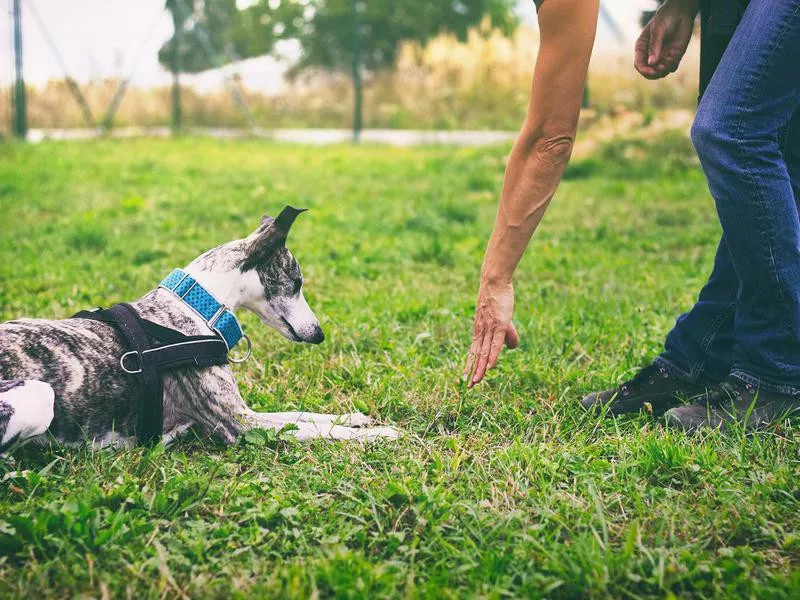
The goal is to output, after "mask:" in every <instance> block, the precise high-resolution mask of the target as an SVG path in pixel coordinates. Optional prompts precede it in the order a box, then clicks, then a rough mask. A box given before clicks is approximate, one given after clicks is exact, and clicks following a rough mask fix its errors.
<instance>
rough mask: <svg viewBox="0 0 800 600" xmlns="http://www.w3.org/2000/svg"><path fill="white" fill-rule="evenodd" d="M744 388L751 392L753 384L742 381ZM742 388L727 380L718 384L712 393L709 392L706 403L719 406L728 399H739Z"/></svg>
mask: <svg viewBox="0 0 800 600" xmlns="http://www.w3.org/2000/svg"><path fill="white" fill-rule="evenodd" d="M742 385H743V386H744V389H745V390H747V391H748V392H750V393H752V392H753V386H752V385H751V384H749V383H743V384H742ZM743 391H744V390H742V389H741V388H740V387H738V386H735V385H733V384H732V383H729V382H727V381H723V382H722V383H720V384H719V388H718V389H717V391H716V392H715V393H713V394H709V398H708V403H709V404H711V405H713V406H720V405H721V404H724V403H725V402H728V401H733V400H741V399H742V393H743Z"/></svg>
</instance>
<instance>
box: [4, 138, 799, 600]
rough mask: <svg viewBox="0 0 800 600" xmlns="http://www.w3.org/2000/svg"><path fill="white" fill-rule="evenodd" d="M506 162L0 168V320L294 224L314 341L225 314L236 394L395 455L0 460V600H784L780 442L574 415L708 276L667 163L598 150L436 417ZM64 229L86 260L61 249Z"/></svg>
mask: <svg viewBox="0 0 800 600" xmlns="http://www.w3.org/2000/svg"><path fill="white" fill-rule="evenodd" d="M631 145H633V147H634V148H636V155H635V157H633V158H628V159H626V158H625V157H626V155H628V153H629V152H632V151H630V150H624V149H625V148H628V147H630V146H631ZM507 151H508V148H488V149H468V148H450V147H430V148H405V149H399V148H396V149H391V148H383V147H376V146H363V147H350V146H341V147H327V148H313V147H299V146H289V145H273V144H267V143H263V142H258V141H241V142H230V141H214V140H206V139H193V138H184V139H178V140H144V139H142V140H126V141H125V142H115V141H91V142H81V143H73V144H69V143H55V142H47V143H43V144H38V145H31V146H20V145H13V144H12V145H5V146H0V220H2V223H4V224H5V225H6V226H5V227H4V228H3V230H2V235H0V319H2V320H6V319H11V318H16V317H19V316H23V315H24V316H39V317H66V316H68V315H70V314H73V313H74V312H75V311H76V310H78V309H80V308H86V307H91V306H97V305H101V306H108V305H110V304H112V303H113V302H116V301H119V300H129V299H132V298H136V297H138V296H140V295H142V294H144V293H146V291H148V290H149V289H151V288H152V287H153V286H154V285H155V284H156V282H158V281H159V280H160V278H161V277H163V276H164V274H165V273H167V272H169V270H170V269H171V268H173V267H175V266H180V265H183V264H185V263H186V262H187V261H189V260H190V259H191V258H193V257H194V256H196V255H197V254H199V253H200V252H202V251H204V250H205V249H207V248H209V247H212V246H214V245H216V244H219V243H221V242H225V241H227V240H230V239H234V238H236V237H240V236H243V235H246V234H247V233H249V232H250V231H251V230H252V229H254V228H255V227H256V226H257V225H258V223H259V222H260V217H261V215H262V214H264V213H265V212H268V213H272V214H275V213H276V212H277V211H278V210H280V208H282V207H283V206H284V205H285V204H296V205H299V204H302V205H303V206H308V207H309V208H310V209H311V210H310V211H309V212H308V213H306V214H304V215H303V216H302V218H301V219H300V220H298V222H297V224H296V226H295V228H294V229H293V231H292V236H291V238H290V240H289V246H290V248H291V249H292V251H293V252H294V253H295V255H296V256H297V257H298V260H299V262H300V265H301V267H302V269H303V273H304V276H305V280H306V285H305V291H306V294H307V297H308V299H309V302H310V304H311V306H312V307H313V309H314V310H315V311H316V313H317V314H318V316H319V317H320V319H321V321H322V325H323V327H324V329H325V331H326V334H327V337H326V341H325V343H324V344H323V345H321V346H313V347H312V346H303V345H299V344H292V343H291V342H289V341H287V340H285V339H284V338H282V337H281V336H280V335H278V334H277V333H275V332H273V331H271V330H269V329H267V328H266V327H264V326H263V325H262V324H261V323H260V322H259V321H258V319H257V318H255V317H254V316H253V315H250V314H247V313H244V312H243V313H242V315H241V316H242V320H243V323H244V326H245V328H246V329H247V332H248V334H249V335H250V336H251V337H252V339H253V342H254V357H253V358H252V359H251V360H250V361H248V362H247V363H245V364H243V365H238V366H235V367H234V370H235V374H236V377H237V380H238V382H239V384H240V388H241V390H242V393H243V395H244V397H245V399H246V401H247V402H248V403H249V404H250V405H251V406H253V407H254V408H255V409H257V410H262V411H279V410H284V411H285V410H315V411H320V412H332V413H341V412H349V411H352V410H353V409H354V408H358V409H360V410H362V411H364V412H368V413H370V414H371V415H372V416H373V417H374V418H376V419H378V420H379V421H382V422H386V423H389V424H393V425H395V426H397V427H399V428H401V429H402V430H403V431H404V432H405V433H406V435H405V437H403V438H401V439H400V440H397V441H393V442H389V443H380V444H373V445H367V446H362V445H358V444H340V443H329V442H316V443H313V444H311V445H301V444H297V443H294V442H292V441H290V440H288V439H287V437H288V436H287V435H286V434H285V433H284V434H280V435H279V434H276V433H274V432H266V431H254V432H252V433H251V434H249V435H247V436H246V437H245V438H244V439H243V440H242V442H241V443H239V444H237V445H235V446H234V447H231V448H225V447H222V446H220V445H219V444H217V443H214V442H213V441H210V440H206V439H193V438H192V437H191V436H190V437H189V439H186V440H183V441H181V442H180V443H179V444H178V445H177V446H176V447H175V448H171V449H169V450H164V449H163V448H160V447H158V448H155V449H152V450H144V449H131V450H118V451H111V450H92V449H89V448H83V449H67V448H57V447H52V448H45V449H38V448H34V447H26V448H23V449H22V450H21V451H18V452H15V454H14V455H13V457H11V458H3V459H0V596H2V597H3V598H43V599H44V598H63V597H98V598H99V597H132V598H156V597H179V596H180V597H192V598H227V597H240V598H251V597H287V598H307V597H334V596H335V597H345V598H374V597H398V596H403V597H411V598H417V597H433V598H462V597H486V598H501V597H526V598H543V597H548V598H585V597H592V598H627V597H632V598H655V597H669V596H670V595H672V596H678V597H698V598H732V597H750V598H787V599H788V598H797V597H800V571H798V565H800V462H798V456H800V438H799V437H798V434H797V428H796V427H794V428H792V427H791V426H787V425H786V424H780V425H778V426H775V427H774V428H772V429H771V430H769V431H765V432H761V433H756V434H749V435H744V434H742V433H741V432H732V433H730V434H725V435H721V434H719V433H707V434H703V435H699V436H695V437H690V436H685V435H682V434H673V433H670V432H667V431H665V429H664V428H663V427H662V426H661V425H660V423H658V422H655V421H652V420H651V419H650V418H648V417H646V416H639V417H635V418H621V419H618V420H616V421H612V420H602V419H598V418H596V417H594V416H591V415H586V414H584V413H583V412H582V411H581V410H580V407H579V406H578V403H577V399H578V398H579V397H580V396H581V395H582V394H583V393H585V392H586V391H588V390H591V389H596V388H598V387H600V386H605V385H607V384H608V383H609V382H612V381H616V380H618V379H619V378H620V377H624V376H627V375H630V374H631V372H632V371H633V370H634V369H635V368H636V367H638V366H639V365H641V364H642V363H644V362H645V361H647V360H648V358H650V357H652V356H653V355H654V354H655V353H656V352H658V351H659V349H660V347H661V343H662V341H663V337H664V335H665V333H666V332H667V331H668V330H669V328H670V327H671V325H672V323H673V321H674V318H675V316H676V315H677V314H678V313H679V312H681V311H682V310H684V309H686V308H688V307H689V306H690V304H691V302H692V301H693V300H694V298H695V295H696V292H697V290H698V289H699V287H700V286H701V285H702V283H703V281H704V279H705V277H706V276H707V273H708V271H709V270H710V268H711V264H712V260H713V254H714V248H715V243H716V241H717V239H718V236H719V229H718V226H717V223H716V217H715V215H714V209H713V204H712V201H711V199H710V198H709V197H708V194H707V191H706V184H705V180H704V178H703V176H702V173H701V172H700V169H699V167H698V166H697V165H696V164H694V162H693V160H692V151H691V148H690V146H689V145H688V143H687V142H686V140H685V139H684V138H683V137H680V136H666V137H664V138H659V139H653V140H650V141H649V143H648V144H647V145H645V146H644V148H643V150H641V153H640V149H639V147H638V145H637V144H636V143H634V142H633V141H625V140H623V141H621V142H614V143H612V144H610V145H608V146H605V147H601V148H599V149H598V150H597V153H598V154H597V156H613V157H615V159H616V160H618V161H620V162H619V163H618V164H616V163H613V162H608V163H607V164H606V167H607V168H606V169H605V170H600V169H594V170H591V171H590V172H586V173H584V174H583V176H582V177H580V178H573V179H572V180H569V181H566V182H564V183H563V184H562V185H561V187H560V188H559V191H558V194H557V197H556V199H555V201H554V202H553V205H552V207H551V209H550V212H549V213H548V215H547V217H546V218H545V221H544V223H543V225H542V228H541V230H540V231H539V232H537V234H536V236H535V238H534V240H533V242H532V245H531V248H530V251H529V252H528V255H527V256H526V258H525V260H524V261H523V262H522V264H521V265H520V269H519V273H518V277H517V278H516V282H515V289H516V294H517V303H516V306H517V313H516V319H517V324H518V327H519V330H520V333H521V335H522V346H521V347H520V349H519V350H516V351H514V352H506V353H505V354H504V355H503V358H502V362H501V365H500V367H499V369H498V371H497V372H494V373H492V374H491V376H490V377H489V380H488V381H487V382H486V383H485V384H482V385H481V386H479V387H478V388H476V389H474V390H472V391H470V392H467V391H465V390H464V388H463V385H462V383H461V381H460V379H459V374H460V370H461V367H462V366H463V360H464V358H465V351H466V344H467V343H468V340H469V336H470V331H471V322H470V320H471V317H472V311H473V306H474V299H475V292H476V285H477V276H478V271H479V269H480V263H481V257H482V253H483V249H484V247H485V244H486V239H487V236H488V235H489V232H490V229H491V226H492V222H493V218H494V214H495V210H496V202H497V195H498V193H499V190H500V186H501V182H502V175H503V166H504V160H505V156H506V153H507ZM665 156H668V157H673V158H670V159H669V161H668V163H669V168H668V169H664V167H663V160H664V157H665ZM678 157H681V159H680V160H678ZM592 160H593V159H592V157H587V158H585V159H583V160H582V161H580V162H579V163H578V164H579V165H580V164H584V162H585V161H589V162H591V161H592ZM87 165H90V167H91V168H88V167H87ZM631 168H636V169H641V173H639V174H637V175H636V176H635V177H624V173H626V172H627V171H628V170H629V169H631ZM645 172H650V173H652V174H653V175H652V176H651V177H645V176H644V173H645ZM85 228H91V229H93V230H95V231H99V232H102V233H103V235H104V237H105V240H106V243H105V247H104V248H103V249H101V250H98V249H97V247H95V246H93V245H92V244H87V245H83V244H75V243H74V241H73V235H74V232H75V231H76V230H83V229H85ZM443 265H444V266H443Z"/></svg>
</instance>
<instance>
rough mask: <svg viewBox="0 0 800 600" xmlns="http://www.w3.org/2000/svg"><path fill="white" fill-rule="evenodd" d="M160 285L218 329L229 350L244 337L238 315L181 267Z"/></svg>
mask: <svg viewBox="0 0 800 600" xmlns="http://www.w3.org/2000/svg"><path fill="white" fill-rule="evenodd" d="M158 287H162V288H164V289H165V290H169V291H170V292H172V293H173V294H175V295H176V296H177V297H178V298H180V299H181V300H182V301H183V302H184V304H186V305H187V306H189V308H191V309H192V310H193V311H194V312H196V313H197V314H198V315H200V316H201V317H203V320H204V321H205V322H206V324H207V325H208V326H209V327H210V328H211V330H212V331H216V332H217V333H218V334H219V335H220V337H222V339H223V340H225V343H226V344H227V345H228V350H230V349H231V348H233V347H234V346H235V345H236V344H237V343H238V342H239V340H241V339H242V336H243V334H242V328H241V327H240V326H239V321H237V320H236V315H234V314H233V311H232V310H231V309H229V308H228V307H227V306H225V305H224V304H221V303H220V302H218V301H217V299H216V298H214V296H212V295H211V294H210V293H209V292H208V291H207V290H206V289H205V288H204V287H203V286H202V285H200V284H199V283H197V281H195V279H194V277H192V276H191V275H189V274H188V273H186V272H184V271H182V270H181V269H175V270H174V271H172V273H170V274H169V275H168V276H167V277H166V278H165V279H164V280H163V281H162V282H161V283H160V284H159V286H158Z"/></svg>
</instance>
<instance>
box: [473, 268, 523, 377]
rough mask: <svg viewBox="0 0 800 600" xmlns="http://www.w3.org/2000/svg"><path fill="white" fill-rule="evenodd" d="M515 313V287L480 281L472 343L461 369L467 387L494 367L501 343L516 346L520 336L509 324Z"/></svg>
mask: <svg viewBox="0 0 800 600" xmlns="http://www.w3.org/2000/svg"><path fill="white" fill-rule="evenodd" d="M513 312H514V287H513V286H512V285H511V283H510V282H509V283H505V284H493V283H490V282H488V281H483V282H481V288H480V291H479V292H478V303H477V306H476V309H475V324H474V329H473V334H472V346H470V349H469V355H468V357H467V366H466V368H465V369H464V380H465V381H469V384H468V387H470V388H471V387H472V386H474V385H475V384H476V383H478V382H480V381H481V380H482V379H483V376H484V375H485V374H486V371H487V370H488V369H492V368H494V366H495V365H496V364H497V359H498V357H499V356H500V351H501V350H502V349H503V343H505V345H506V346H508V347H509V348H516V347H517V346H518V345H519V335H518V334H517V330H516V329H515V328H514V325H513V324H512V323H511V315H512V314H513Z"/></svg>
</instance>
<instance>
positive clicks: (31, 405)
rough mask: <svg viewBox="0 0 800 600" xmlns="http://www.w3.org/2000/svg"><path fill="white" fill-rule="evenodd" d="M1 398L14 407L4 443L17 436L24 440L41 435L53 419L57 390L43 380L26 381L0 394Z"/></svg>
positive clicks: (18, 438) (4, 434) (4, 436)
mask: <svg viewBox="0 0 800 600" xmlns="http://www.w3.org/2000/svg"><path fill="white" fill-rule="evenodd" d="M0 399H2V401H3V402H5V403H6V404H8V405H9V406H10V407H11V408H13V409H14V414H13V415H11V418H10V419H9V421H8V424H7V426H6V430H5V432H4V433H3V439H2V440H0V442H2V444H3V445H5V444H7V443H8V442H9V441H11V440H13V439H15V438H16V439H17V440H19V441H23V440H27V439H28V438H32V437H34V436H37V435H41V434H43V433H44V432H45V431H47V428H48V427H49V426H50V423H51V422H52V421H53V403H54V401H55V392H53V388H51V387H50V385H49V384H47V383H44V382H43V381H26V382H25V383H24V384H23V385H21V386H19V387H15V388H13V389H11V390H9V391H7V392H4V393H3V394H0Z"/></svg>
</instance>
